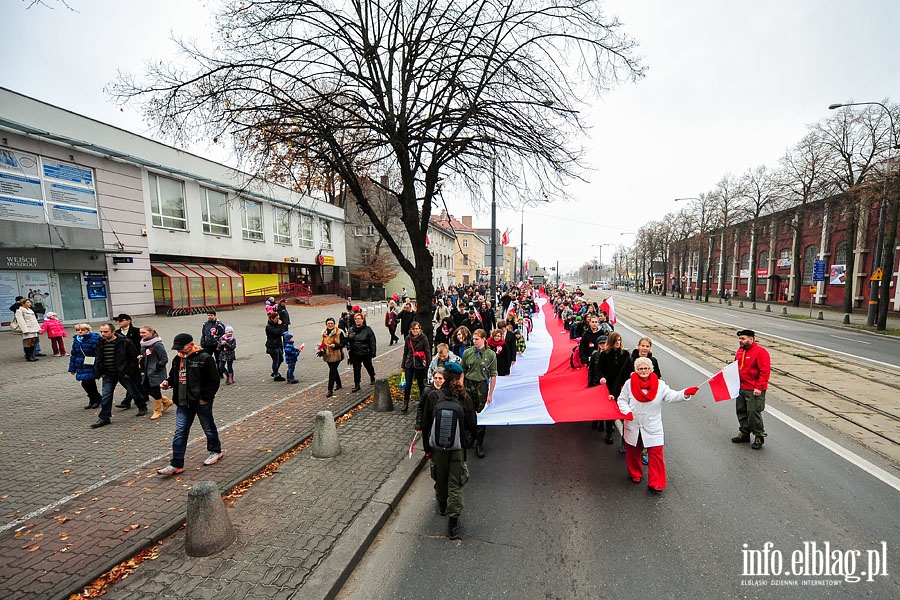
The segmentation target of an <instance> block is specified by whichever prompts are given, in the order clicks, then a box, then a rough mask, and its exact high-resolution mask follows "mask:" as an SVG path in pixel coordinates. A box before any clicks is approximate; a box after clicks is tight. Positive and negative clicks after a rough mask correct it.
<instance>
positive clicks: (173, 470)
mask: <svg viewBox="0 0 900 600" xmlns="http://www.w3.org/2000/svg"><path fill="white" fill-rule="evenodd" d="M179 473H184V468H182V467H173V466H172V465H169V466H167V467H163V468H162V469H160V470H158V471H157V474H159V475H178V474H179Z"/></svg>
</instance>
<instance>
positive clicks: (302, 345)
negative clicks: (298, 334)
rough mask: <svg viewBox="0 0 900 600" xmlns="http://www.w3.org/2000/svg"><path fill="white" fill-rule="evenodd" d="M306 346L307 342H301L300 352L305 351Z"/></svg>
mask: <svg viewBox="0 0 900 600" xmlns="http://www.w3.org/2000/svg"><path fill="white" fill-rule="evenodd" d="M304 348H306V343H305V342H304V343H302V344H300V347H299V348H298V350H299V351H300V352H303V349H304Z"/></svg>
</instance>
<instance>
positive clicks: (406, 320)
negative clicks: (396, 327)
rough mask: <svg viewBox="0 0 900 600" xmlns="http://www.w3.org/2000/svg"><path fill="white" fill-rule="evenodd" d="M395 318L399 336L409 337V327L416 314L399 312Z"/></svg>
mask: <svg viewBox="0 0 900 600" xmlns="http://www.w3.org/2000/svg"><path fill="white" fill-rule="evenodd" d="M397 318H398V320H399V321H400V335H401V336H402V337H406V336H407V335H409V326H410V325H412V322H413V321H415V320H416V312H415V311H413V310H401V311H400V315H399V316H398V317H397Z"/></svg>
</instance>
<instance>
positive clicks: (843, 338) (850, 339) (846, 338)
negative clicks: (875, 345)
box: [831, 335, 872, 346]
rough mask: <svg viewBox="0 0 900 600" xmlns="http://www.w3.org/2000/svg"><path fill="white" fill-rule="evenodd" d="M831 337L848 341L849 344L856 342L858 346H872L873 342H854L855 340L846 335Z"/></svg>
mask: <svg viewBox="0 0 900 600" xmlns="http://www.w3.org/2000/svg"><path fill="white" fill-rule="evenodd" d="M831 337H833V338H837V339H839V340H847V341H849V342H856V343H857V344H868V345H870V346H871V345H872V342H864V341H863V340H854V339H853V338H848V337H847V336H844V335H831Z"/></svg>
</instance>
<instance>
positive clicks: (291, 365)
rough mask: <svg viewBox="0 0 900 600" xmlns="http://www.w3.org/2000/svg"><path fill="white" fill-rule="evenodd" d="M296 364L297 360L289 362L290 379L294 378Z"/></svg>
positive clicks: (288, 373)
mask: <svg viewBox="0 0 900 600" xmlns="http://www.w3.org/2000/svg"><path fill="white" fill-rule="evenodd" d="M296 366H297V361H294V362H289V363H288V364H287V368H288V372H287V378H288V380H291V379H293V378H294V367H296Z"/></svg>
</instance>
